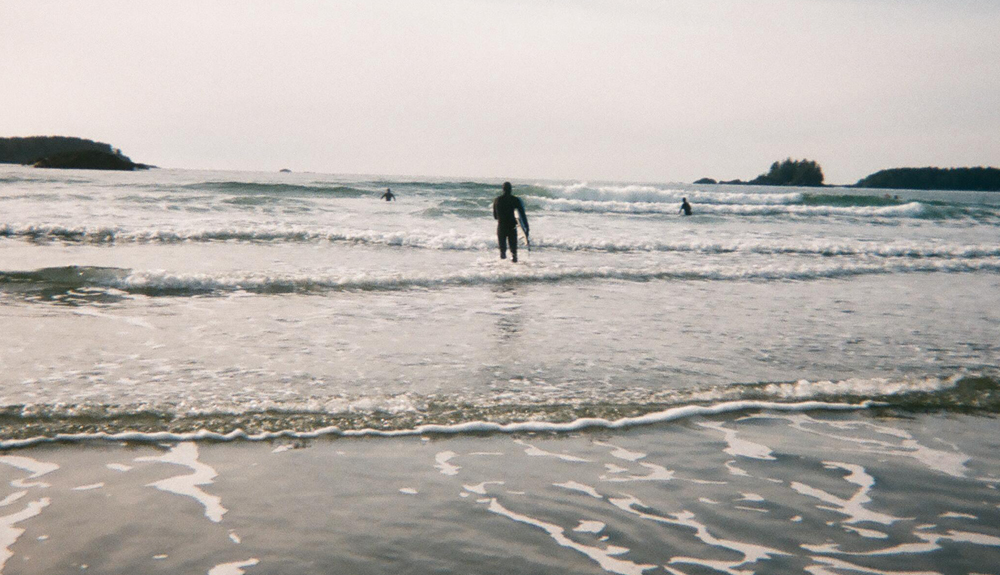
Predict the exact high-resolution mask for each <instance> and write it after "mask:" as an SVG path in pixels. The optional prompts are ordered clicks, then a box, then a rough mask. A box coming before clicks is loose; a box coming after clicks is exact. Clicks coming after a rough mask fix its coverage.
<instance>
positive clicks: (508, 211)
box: [493, 182, 528, 263]
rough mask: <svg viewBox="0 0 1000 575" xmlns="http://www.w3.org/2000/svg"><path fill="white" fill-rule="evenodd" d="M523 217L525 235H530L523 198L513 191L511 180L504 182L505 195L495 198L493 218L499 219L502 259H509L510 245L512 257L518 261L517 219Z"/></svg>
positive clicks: (498, 227)
mask: <svg viewBox="0 0 1000 575" xmlns="http://www.w3.org/2000/svg"><path fill="white" fill-rule="evenodd" d="M518 216H520V218H521V225H522V226H524V236H525V238H527V237H528V216H527V215H525V213H524V204H523V203H522V202H521V198H519V197H517V196H515V195H514V194H512V193H511V187H510V182H504V183H503V195H500V196H497V198H496V199H495V200H493V219H495V220H496V221H497V241H498V242H500V259H507V246H508V245H510V259H511V261H512V262H514V263H517V219H518Z"/></svg>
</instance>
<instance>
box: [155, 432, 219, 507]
mask: <svg viewBox="0 0 1000 575" xmlns="http://www.w3.org/2000/svg"><path fill="white" fill-rule="evenodd" d="M136 461H157V462H162V463H171V464H174V465H182V466H184V467H189V468H191V469H192V470H194V473H192V474H190V475H178V476H177V477H170V478H168V479H161V480H160V481H155V482H153V483H150V484H148V485H147V487H155V488H157V489H159V490H161V491H167V492H170V493H176V494H177V495H183V496H185V497H191V498H193V499H194V500H195V501H197V502H198V503H201V504H202V505H203V506H204V507H205V517H208V518H209V520H211V521H214V522H215V523H219V522H220V521H222V516H223V515H224V514H225V513H226V508H225V507H223V506H222V498H220V497H217V496H215V495H209V494H208V493H205V492H204V491H203V490H202V489H201V488H200V487H199V486H200V485H210V484H211V483H212V480H213V479H215V477H216V476H218V473H216V472H215V470H214V469H212V468H211V467H209V466H208V465H205V464H204V463H202V462H200V461H198V446H197V445H196V444H194V443H193V442H190V441H187V442H184V443H178V444H177V445H175V446H173V447H172V448H171V449H170V451H168V452H167V453H165V454H163V455H161V456H160V457H138V458H136Z"/></svg>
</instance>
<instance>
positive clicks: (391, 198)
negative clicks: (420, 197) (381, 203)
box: [380, 188, 396, 202]
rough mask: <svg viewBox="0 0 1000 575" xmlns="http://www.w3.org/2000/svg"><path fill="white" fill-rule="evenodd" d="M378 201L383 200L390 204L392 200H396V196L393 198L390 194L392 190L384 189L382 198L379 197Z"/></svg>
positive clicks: (393, 195)
mask: <svg viewBox="0 0 1000 575" xmlns="http://www.w3.org/2000/svg"><path fill="white" fill-rule="evenodd" d="M380 199H383V200H385V201H387V202H391V201H393V200H395V199H396V196H395V194H393V193H392V190H390V189H389V188H386V189H385V193H384V194H382V196H381V198H380Z"/></svg>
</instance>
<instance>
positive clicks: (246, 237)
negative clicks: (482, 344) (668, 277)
mask: <svg viewBox="0 0 1000 575" xmlns="http://www.w3.org/2000/svg"><path fill="white" fill-rule="evenodd" d="M2 237H8V238H21V239H28V240H31V241H64V242H83V243H94V244H113V243H167V244H169V243H183V242H229V241H236V242H314V243H316V242H330V243H338V242H342V243H348V244H359V245H372V246H396V247H408V248H417V249H432V250H458V251H482V250H492V249H494V248H495V243H496V239H495V238H494V237H493V236H492V235H488V234H476V235H468V234H462V233H459V232H457V231H455V230H449V231H448V232H446V233H434V232H432V231H423V230H414V231H378V230H352V229H332V230H331V229H316V228H310V227H302V226H278V225H254V226H226V227H217V228H199V229H159V230H143V229H138V230H135V229H128V228H125V227H120V226H72V227H67V226H58V225H42V224H7V225H0V238H2ZM532 245H533V247H534V248H535V249H546V250H560V251H568V252H576V251H598V252H684V253H691V252H693V253H705V254H728V253H753V254H767V255H816V256H864V257H883V258H893V257H906V258H914V259H918V258H949V259H973V258H984V257H997V256H1000V246H998V245H986V244H974V245H941V244H939V243H931V242H918V241H893V242H888V243H883V244H874V243H872V242H858V241H830V240H815V239H802V240H769V239H748V240H701V239H695V240H674V241H662V240H648V239H640V238H627V237H625V238H622V237H617V238H597V237H588V238H564V237H544V236H541V237H533V240H532Z"/></svg>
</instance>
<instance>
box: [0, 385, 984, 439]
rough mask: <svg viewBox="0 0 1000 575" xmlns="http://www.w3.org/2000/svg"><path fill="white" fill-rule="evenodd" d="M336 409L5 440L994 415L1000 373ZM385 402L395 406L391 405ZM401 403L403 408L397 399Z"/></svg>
mask: <svg viewBox="0 0 1000 575" xmlns="http://www.w3.org/2000/svg"><path fill="white" fill-rule="evenodd" d="M342 403H344V404H345V405H346V407H342V409H341V410H339V411H336V412H333V411H304V410H301V409H295V408H294V407H290V408H286V409H280V408H273V409H267V410H261V409H260V408H259V406H256V405H255V407H254V408H253V409H248V410H244V411H239V410H229V411H216V412H211V411H206V412H202V413H190V412H184V413H178V412H174V411H171V410H170V408H169V406H166V407H160V408H154V407H151V406H137V407H129V406H117V407H116V406H66V405H59V406H38V405H32V406H7V407H6V408H4V409H2V410H0V449H11V448H18V447H26V446H30V445H35V444H38V443H43V442H58V441H63V442H71V441H91V440H111V441H139V442H157V441H191V440H216V441H232V440H238V439H245V440H256V441H260V440H268V439H275V438H281V437H290V438H302V439H306V438H315V437H320V436H324V435H330V436H387V437H393V436H404V435H429V434H462V433H484V432H485V433H521V432H548V433H565V432H574V431H581V430H585V429H625V428H630V427H636V426H643V425H654V424H662V423H666V422H671V421H676V420H681V419H688V418H691V417H696V416H704V415H715V414H724V413H734V412H745V411H759V410H765V411H814V410H859V409H872V408H878V409H896V410H919V411H926V410H947V411H955V412H965V413H986V414H995V413H997V412H998V410H1000V381H998V380H997V379H996V378H995V377H991V376H986V375H968V374H964V375H956V376H951V377H943V378H937V377H928V378H922V379H901V380H889V379H881V378H876V379H850V380H845V381H838V382H832V381H819V382H810V381H805V380H801V381H797V382H786V383H760V384H745V385H729V386H723V387H717V388H712V389H706V390H687V391H670V392H662V393H658V394H652V395H651V396H649V397H648V398H646V399H645V400H643V401H633V402H622V403H614V402H610V401H608V400H607V399H605V400H603V401H599V402H587V401H580V402H576V403H571V404H566V403H562V404H560V403H546V402H534V403H495V402H494V403H491V402H490V401H488V400H485V401H484V400H476V401H470V400H469V399H468V398H432V399H427V398H425V399H423V400H417V399H415V398H412V397H404V398H402V400H401V398H399V397H389V398H384V401H382V402H380V401H378V400H377V399H375V398H371V397H364V398H357V399H355V400H354V401H345V402H342ZM383 403H387V404H392V405H394V406H396V409H387V408H385V407H383V405H382V404H383ZM401 404H402V405H403V406H404V407H403V408H399V405H401Z"/></svg>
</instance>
